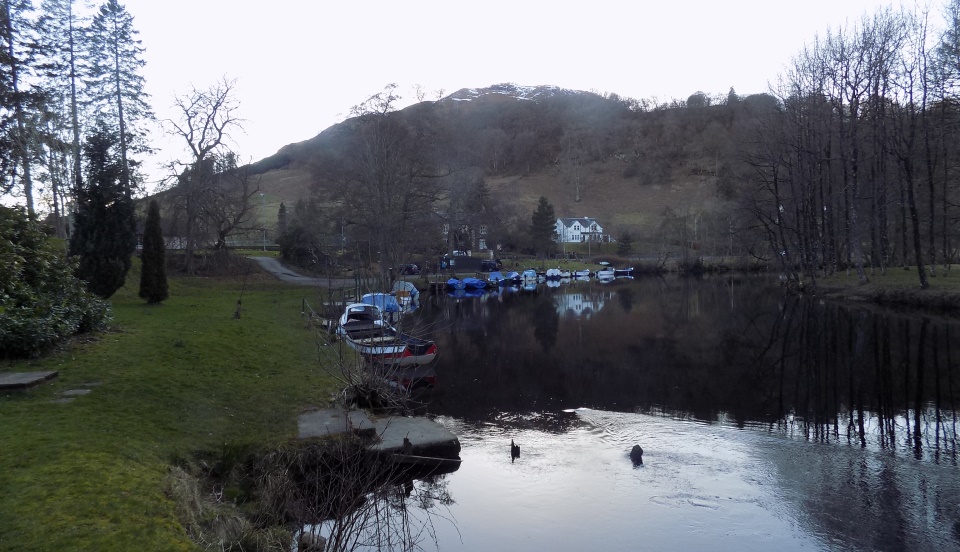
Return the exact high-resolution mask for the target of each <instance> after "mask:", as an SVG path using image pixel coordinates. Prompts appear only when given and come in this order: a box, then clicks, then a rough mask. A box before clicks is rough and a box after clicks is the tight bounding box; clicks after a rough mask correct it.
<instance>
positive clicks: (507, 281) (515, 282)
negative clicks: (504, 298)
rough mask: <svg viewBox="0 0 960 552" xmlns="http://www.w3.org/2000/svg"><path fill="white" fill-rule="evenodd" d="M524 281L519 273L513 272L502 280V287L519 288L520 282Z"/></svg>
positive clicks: (508, 273)
mask: <svg viewBox="0 0 960 552" xmlns="http://www.w3.org/2000/svg"><path fill="white" fill-rule="evenodd" d="M522 281H523V278H522V277H521V276H520V273H519V272H516V271H513V270H511V271H510V272H507V274H506V275H505V276H504V277H503V279H502V280H500V285H501V286H519V285H520V282H522Z"/></svg>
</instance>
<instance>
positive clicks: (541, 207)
mask: <svg viewBox="0 0 960 552" xmlns="http://www.w3.org/2000/svg"><path fill="white" fill-rule="evenodd" d="M556 228H557V215H556V214H555V213H554V211H553V205H551V204H550V202H549V201H547V198H545V197H543V196H540V201H539V202H538V203H537V210H536V211H534V212H533V218H532V220H531V224H530V240H531V242H532V244H533V248H534V250H535V251H536V252H537V254H538V255H540V254H545V253H549V252H551V251H552V250H553V249H554V247H555V245H554V236H555V234H556Z"/></svg>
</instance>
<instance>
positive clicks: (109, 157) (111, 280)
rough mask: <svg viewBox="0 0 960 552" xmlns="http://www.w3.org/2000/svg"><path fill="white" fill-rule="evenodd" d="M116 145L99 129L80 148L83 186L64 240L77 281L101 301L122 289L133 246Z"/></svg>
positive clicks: (129, 208) (130, 206) (129, 202)
mask: <svg viewBox="0 0 960 552" xmlns="http://www.w3.org/2000/svg"><path fill="white" fill-rule="evenodd" d="M117 142H118V139H117V137H116V136H115V135H114V134H113V133H112V132H111V131H110V130H108V129H106V128H105V127H103V126H100V127H99V128H98V129H97V132H96V133H94V134H93V135H92V136H90V137H89V138H88V139H87V143H86V144H84V148H83V155H84V159H85V161H86V165H87V166H86V180H87V182H86V184H85V185H84V187H83V188H81V189H80V190H78V191H77V215H76V219H75V222H74V229H73V236H72V237H71V240H70V254H71V255H76V256H79V257H80V263H79V265H78V267H77V277H78V278H80V279H81V280H84V281H86V282H87V289H89V290H90V291H91V292H93V293H95V294H97V295H99V296H100V297H103V298H104V299H106V298H108V297H110V296H111V295H113V294H114V292H115V291H117V290H118V289H120V287H121V286H123V283H124V279H125V278H126V275H127V271H128V270H129V269H130V257H131V255H133V252H134V250H135V249H136V247H137V237H136V234H135V232H134V219H133V200H131V199H130V198H129V197H128V196H127V190H126V189H125V187H124V186H123V184H122V175H123V172H124V171H123V168H122V163H121V161H120V159H118V158H117V153H116V152H114V151H113V150H114V148H115V147H116V145H117Z"/></svg>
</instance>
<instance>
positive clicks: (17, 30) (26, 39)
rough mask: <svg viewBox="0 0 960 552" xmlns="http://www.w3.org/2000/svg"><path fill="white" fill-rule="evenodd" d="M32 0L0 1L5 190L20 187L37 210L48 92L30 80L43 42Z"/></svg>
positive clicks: (0, 145) (0, 141) (0, 177)
mask: <svg viewBox="0 0 960 552" xmlns="http://www.w3.org/2000/svg"><path fill="white" fill-rule="evenodd" d="M31 10H32V6H31V3H30V2H29V1H28V0H4V1H3V2H2V3H0V193H9V192H11V191H13V190H14V189H17V190H18V191H19V192H20V193H21V194H22V195H23V197H24V199H25V200H26V205H27V212H28V213H29V214H30V216H35V212H34V205H33V176H32V169H33V164H34V159H35V157H36V155H35V154H36V151H37V149H38V146H37V142H38V140H37V137H38V136H39V131H38V128H37V125H36V124H35V121H37V120H38V119H40V118H41V116H40V114H41V113H42V112H43V111H44V110H43V107H42V106H43V105H44V103H45V102H44V93H43V92H42V91H41V90H40V89H38V88H36V87H33V86H30V84H29V82H30V80H31V78H32V77H33V76H34V74H35V67H34V65H35V62H36V53H37V50H38V44H37V42H36V37H35V34H34V33H33V30H32V24H31V22H30V20H29V18H28V17H27V14H28V13H29V12H30V11H31Z"/></svg>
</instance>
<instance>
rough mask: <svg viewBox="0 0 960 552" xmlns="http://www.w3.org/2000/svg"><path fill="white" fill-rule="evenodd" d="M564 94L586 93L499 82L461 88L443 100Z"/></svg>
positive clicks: (467, 100)
mask: <svg viewBox="0 0 960 552" xmlns="http://www.w3.org/2000/svg"><path fill="white" fill-rule="evenodd" d="M565 94H571V95H576V94H588V92H582V91H580V90H568V89H566V88H560V87H559V86H523V85H519V84H513V83H501V84H495V85H493V86H488V87H487V88H461V89H460V90H457V91H456V92H454V93H453V94H450V95H449V96H447V97H446V98H444V99H443V101H452V102H469V101H472V100H476V99H479V98H481V97H483V96H490V95H500V96H507V97H511V98H515V99H517V100H527V101H538V100H541V99H544V98H549V97H553V96H560V95H565Z"/></svg>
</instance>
